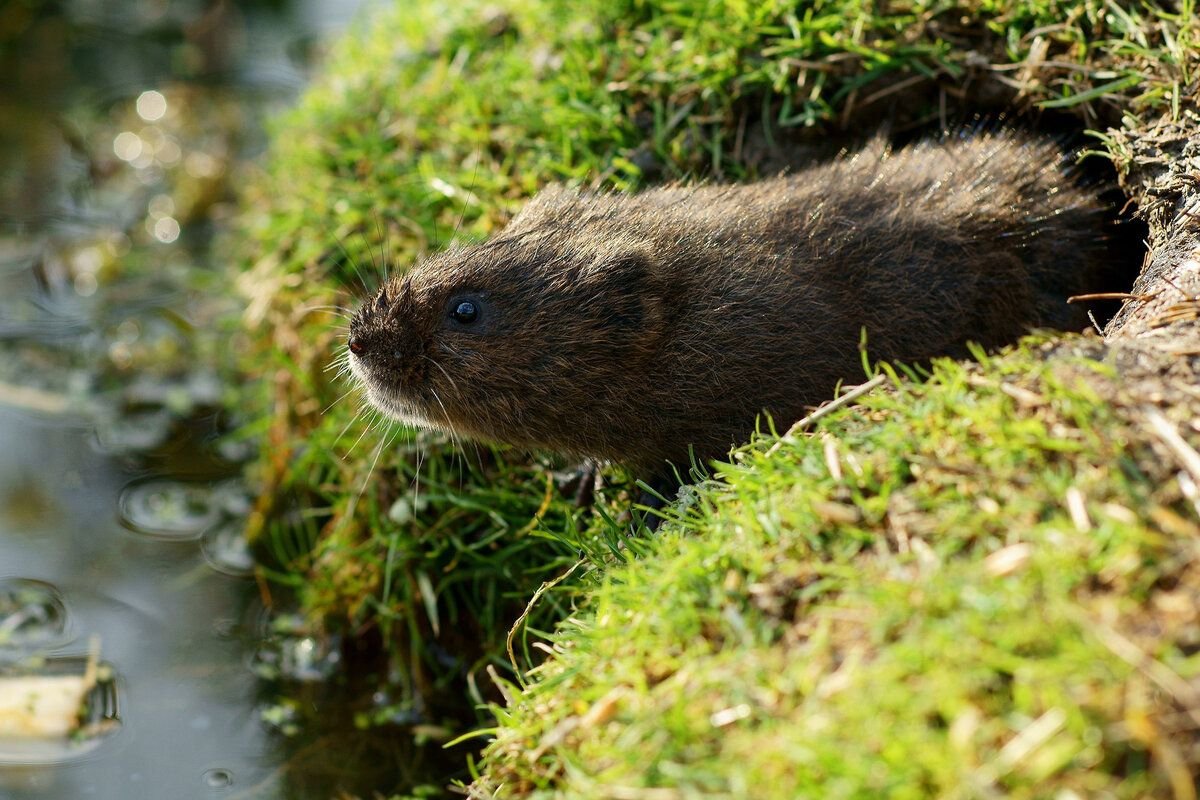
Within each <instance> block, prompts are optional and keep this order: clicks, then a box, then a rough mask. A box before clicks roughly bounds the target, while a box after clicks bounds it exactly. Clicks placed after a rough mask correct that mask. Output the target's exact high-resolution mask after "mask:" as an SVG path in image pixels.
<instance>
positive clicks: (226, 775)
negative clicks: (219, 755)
mask: <svg viewBox="0 0 1200 800" xmlns="http://www.w3.org/2000/svg"><path fill="white" fill-rule="evenodd" d="M201 779H202V780H203V781H204V785H205V786H207V787H208V788H210V789H226V788H228V787H230V786H233V773H232V772H230V771H229V770H227V769H222V768H221V767H216V768H214V769H210V770H206V771H205V772H204V775H202V776H201Z"/></svg>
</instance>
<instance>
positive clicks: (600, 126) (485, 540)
mask: <svg viewBox="0 0 1200 800" xmlns="http://www.w3.org/2000/svg"><path fill="white" fill-rule="evenodd" d="M1190 9H1191V6H1190V4H1187V3H1185V4H1180V5H1179V6H1178V7H1175V8H1172V7H1168V6H1165V5H1164V6H1158V5H1153V4H1137V5H1136V6H1134V5H1127V4H1119V3H1113V2H1105V3H1100V2H1082V3H1081V2H1064V1H1061V0H1038V2H1033V3H1026V2H1020V3H1018V2H1013V0H972V1H971V2H965V3H959V4H946V3H943V2H934V1H933V0H916V1H915V2H905V3H895V4H887V5H885V6H878V5H871V4H864V3H862V2H859V1H858V0H824V1H823V2H819V3H813V4H808V5H803V6H797V5H796V4H795V3H792V2H784V1H783V0H767V1H766V2H761V3H745V2H738V1H737V0H724V1H723V2H709V0H703V1H701V0H621V1H619V2H608V1H607V0H604V1H602V0H583V1H582V2H571V3H568V2H566V1H565V0H505V2H502V3H496V2H486V3H485V2H482V1H481V0H469V2H465V3H461V4H452V5H451V6H448V5H447V4H445V3H440V2H433V0H420V1H419V2H406V3H395V4H393V5H391V6H384V7H381V8H379V9H377V10H376V11H375V12H374V14H373V16H372V17H371V18H369V19H364V20H363V22H362V23H361V24H360V25H359V26H358V28H357V30H355V31H354V32H352V33H351V34H350V35H349V36H347V37H346V38H345V40H344V41H343V42H342V43H341V45H340V46H339V47H337V48H336V49H335V51H334V52H333V53H332V54H331V55H330V58H329V63H328V66H327V70H326V73H325V75H324V76H323V77H322V78H321V79H319V80H318V81H317V83H316V84H315V85H314V86H313V87H312V88H311V89H310V90H309V91H308V92H307V93H306V95H305V97H304V98H303V100H302V101H301V103H300V104H299V106H298V107H297V108H296V109H295V110H293V111H292V112H290V113H288V114H286V115H284V116H283V117H281V118H280V119H279V120H278V121H277V122H276V124H275V126H274V133H273V137H272V146H271V151H270V153H269V158H268V160H267V163H266V164H265V167H264V168H263V170H262V171H261V172H260V173H258V174H254V175H252V176H250V178H249V180H248V181H247V185H246V187H245V190H244V192H243V197H242V203H241V212H240V215H239V218H238V230H237V233H236V235H235V236H234V237H233V239H232V240H231V241H230V243H229V244H230V259H231V261H232V262H233V263H235V264H236V265H237V267H238V269H239V275H238V277H237V285H238V288H239V290H240V292H241V294H242V295H243V296H244V297H245V299H246V302H247V308H246V312H245V314H244V325H243V332H242V334H241V335H240V337H239V338H238V339H237V340H236V341H235V342H234V350H235V352H236V353H237V354H238V358H239V363H240V370H241V374H242V376H243V377H244V378H245V379H246V380H244V381H243V384H244V388H243V391H242V392H241V393H240V395H239V396H238V398H237V400H236V402H235V405H236V406H237V410H238V413H239V416H240V417H241V418H244V419H246V420H248V421H247V424H246V425H245V427H244V429H243V431H242V435H243V436H244V437H245V438H247V439H251V440H253V441H254V442H255V443H256V444H257V445H258V456H257V458H256V459H255V461H254V463H253V465H252V467H251V475H250V477H251V478H252V479H253V480H254V481H255V483H256V484H257V486H258V490H259V491H258V500H257V505H256V508H255V513H254V515H253V517H252V524H251V527H250V534H251V536H252V537H254V538H255V539H256V540H257V541H258V543H259V546H260V550H261V552H262V553H263V555H264V559H265V563H266V568H265V569H266V572H265V574H267V575H268V576H269V577H270V578H272V579H273V580H275V581H278V582H279V583H282V584H285V585H287V586H291V587H294V588H295V589H296V590H297V592H298V596H299V598H300V602H301V604H302V607H303V610H304V611H305V613H306V614H307V615H308V617H309V618H310V619H311V620H312V621H313V625H314V626H315V627H320V626H325V627H330V628H338V629H343V630H346V631H349V632H352V633H354V634H357V635H360V636H366V635H367V634H380V637H379V638H380V640H381V641H382V642H383V644H384V646H385V648H387V649H388V650H389V651H390V652H392V653H393V655H394V660H395V662H396V664H397V670H396V672H397V673H398V674H400V675H402V676H403V681H404V682H405V685H406V687H407V690H408V697H409V699H410V701H412V702H413V703H414V704H416V703H417V701H418V700H420V699H422V698H425V697H426V696H427V695H429V694H430V693H431V692H436V691H437V690H438V689H443V690H446V691H448V692H449V693H450V694H451V695H454V694H455V693H457V695H458V697H459V698H460V701H459V703H458V705H461V696H462V695H463V694H468V693H469V695H470V696H471V697H473V698H474V699H476V700H480V699H482V697H483V694H484V692H485V691H486V690H482V689H479V687H481V686H482V687H486V686H490V682H489V681H484V680H482V679H481V677H480V676H481V674H482V673H481V670H483V669H485V668H486V667H488V666H491V667H494V668H496V669H498V670H499V672H500V673H503V674H508V675H510V676H511V675H512V674H513V668H512V665H510V664H509V659H508V657H507V653H506V649H507V648H506V644H507V639H508V631H509V628H510V626H511V625H512V622H513V621H514V620H516V619H517V617H518V615H519V614H520V613H521V611H522V610H523V609H525V607H526V604H527V602H528V600H529V598H531V597H532V596H533V595H534V593H535V591H537V590H538V589H539V587H541V586H542V585H543V584H544V583H547V582H550V581H553V580H554V579H555V578H558V577H559V576H561V575H563V574H564V573H565V572H566V571H567V569H568V568H569V567H570V566H571V565H573V564H574V563H575V562H576V560H577V559H579V557H580V554H581V551H582V555H583V557H584V561H585V563H584V565H583V568H581V569H577V570H576V571H575V572H573V573H572V575H571V577H570V578H569V579H567V580H565V581H563V582H562V583H559V584H557V585H556V586H555V587H554V588H553V589H552V590H550V591H549V592H548V593H547V594H546V595H545V596H543V597H542V598H541V600H540V602H538V603H537V604H535V606H534V607H533V609H532V612H531V615H530V616H529V617H528V618H527V619H526V620H525V625H524V626H523V627H522V632H523V633H522V637H528V636H529V635H532V634H536V633H537V632H547V631H550V630H552V629H553V628H554V626H555V624H556V622H558V621H559V620H562V619H563V618H565V617H566V616H567V614H568V611H569V609H570V608H571V606H572V604H573V603H583V602H586V598H587V597H588V596H589V594H590V591H591V588H592V587H594V586H595V585H596V584H597V582H598V581H600V580H601V579H602V578H603V576H604V575H605V574H606V573H607V571H608V570H609V569H611V568H612V567H613V566H614V565H621V564H626V563H628V562H631V561H634V560H636V559H637V558H638V556H639V555H645V554H648V553H652V552H653V553H656V554H657V547H658V545H657V544H653V545H651V544H645V543H643V542H641V541H639V540H636V539H633V540H631V539H627V537H625V536H624V533H623V525H622V524H621V523H619V522H617V521H616V519H615V518H616V516H617V513H618V509H619V508H620V507H622V506H623V505H624V503H625V502H626V500H625V496H624V493H623V492H622V490H621V487H622V478H621V476H620V475H615V476H613V475H610V476H609V478H610V486H611V487H612V488H611V489H609V490H608V491H607V492H605V493H602V495H601V500H600V504H599V506H598V513H597V514H594V515H593V514H588V513H584V512H581V511H579V510H578V509H574V508H573V507H572V506H571V505H570V503H569V502H568V497H567V496H568V495H569V492H566V491H560V490H559V489H558V488H557V484H558V482H559V480H560V476H559V472H560V471H561V470H562V469H563V468H564V467H565V466H567V465H562V464H558V463H556V462H553V461H547V460H545V459H541V458H538V457H529V456H525V455H523V454H518V453H513V452H508V451H504V450H501V449H497V448H491V447H486V446H480V447H478V448H472V447H470V446H467V447H465V448H464V447H461V446H459V445H457V444H455V443H450V442H446V441H444V440H440V439H436V438H428V437H426V438H421V437H417V436H416V435H414V434H412V433H411V432H407V431H403V430H402V429H399V428H395V427H393V426H391V425H390V424H388V423H386V422H383V421H380V420H372V419H364V418H362V417H361V416H358V415H360V414H361V409H362V405H363V400H362V399H361V397H359V396H358V395H357V394H356V393H354V392H353V391H349V393H348V395H347V396H345V397H342V396H343V395H345V394H346V393H347V392H348V390H350V389H351V387H350V386H349V385H348V383H347V382H346V381H345V380H344V379H343V378H341V377H339V375H338V372H337V367H336V361H337V359H338V353H339V352H341V348H342V343H343V341H344V327H339V322H344V320H339V316H338V315H339V314H341V315H343V316H344V315H345V313H346V312H347V311H348V308H349V307H350V306H352V305H353V304H354V303H355V302H357V298H359V297H362V296H363V295H364V294H365V293H366V292H367V291H368V289H369V287H370V286H372V285H373V284H375V283H376V282H378V280H380V278H381V277H382V274H383V273H384V272H385V271H387V270H393V271H394V270H401V269H403V268H404V266H405V265H406V264H408V263H411V261H412V260H413V259H415V258H419V257H420V256H421V255H422V254H424V253H427V252H429V251H430V250H431V249H434V248H437V247H440V246H442V245H444V244H445V243H446V242H447V241H449V240H450V239H452V238H466V239H479V238H483V237H486V236H487V235H489V234H490V233H492V232H494V231H496V230H497V229H499V228H500V227H501V226H502V225H503V224H504V223H505V222H506V220H507V219H508V218H509V217H510V216H511V214H512V213H514V212H515V211H516V210H517V209H518V208H519V207H520V205H521V203H522V202H523V201H524V200H525V199H526V198H527V197H529V196H530V195H531V194H533V193H534V192H536V191H537V190H538V189H539V188H540V187H541V186H543V185H545V184H546V183H549V182H553V181H567V182H575V183H587V184H590V185H595V186H598V187H604V188H610V189H614V190H621V191H625V190H632V189H635V188H636V187H638V186H640V185H643V184H645V183H648V182H656V181H662V180H670V179H677V178H688V177H711V178H727V179H737V178H743V177H748V176H753V175H755V174H758V173H760V172H763V171H769V170H772V169H775V168H777V167H778V166H779V165H780V164H781V163H783V162H786V161H787V160H789V158H790V156H788V155H787V154H788V153H790V152H792V151H793V150H794V148H796V147H797V146H800V145H808V144H812V143H814V142H816V143H821V142H823V141H824V140H825V139H827V138H828V137H829V135H830V134H831V132H837V131H839V130H840V131H843V132H848V134H853V135H855V136H858V135H861V134H864V133H872V132H874V130H876V128H877V127H878V126H879V124H880V123H882V122H883V121H887V120H890V121H891V122H892V124H893V126H894V127H895V129H896V130H900V129H903V128H915V127H919V126H922V125H929V124H936V123H938V122H939V121H941V122H943V123H944V124H949V123H951V122H954V121H955V117H956V116H958V117H961V114H962V113H963V112H964V111H965V110H977V109H978V106H977V104H976V102H975V98H978V97H983V96H985V95H986V96H989V97H990V98H991V99H989V100H988V101H987V103H988V108H989V109H992V108H995V103H996V102H1001V103H1003V102H1014V103H1016V104H1018V105H1025V106H1034V105H1036V104H1038V103H1042V104H1049V105H1057V106H1061V107H1063V108H1064V109H1065V111H1066V112H1067V113H1070V114H1074V115H1076V116H1077V117H1078V118H1079V119H1080V120H1082V121H1083V122H1085V123H1086V124H1089V125H1093V126H1095V127H1104V125H1106V124H1119V123H1120V121H1121V120H1122V119H1124V120H1125V124H1126V125H1127V126H1128V127H1129V128H1131V129H1136V128H1137V126H1138V125H1140V124H1142V123H1143V122H1144V121H1146V120H1147V119H1149V118H1151V117H1153V116H1154V115H1156V114H1158V113H1161V112H1163V111H1166V110H1170V109H1173V108H1175V107H1176V106H1178V105H1179V103H1180V102H1181V101H1180V98H1181V96H1182V93H1183V90H1184V88H1185V87H1187V86H1189V85H1191V81H1193V80H1194V75H1195V71H1196V60H1197V55H1196V54H1197V52H1198V51H1200V48H1198V47H1197V44H1198V42H1197V39H1198V33H1197V23H1196V20H1195V19H1194V14H1192V13H1191V10H1190ZM1135 76H1136V77H1137V79H1138V80H1137V83H1136V84H1135V83H1134V82H1133V78H1134V77H1135ZM1120 141H1121V139H1120V137H1117V138H1110V139H1108V140H1105V142H1103V143H1102V147H1103V146H1105V145H1106V144H1107V142H1114V143H1117V142H1120ZM1113 146H1114V147H1116V146H1117V145H1116V144H1114V145H1113ZM331 364H333V365H334V366H333V368H332V369H330V366H331ZM339 397H342V399H340V400H339ZM368 416H369V415H368ZM356 442H357V444H356ZM748 463H754V462H753V459H751V461H750V462H748ZM746 468H747V467H745V466H742V467H738V468H736V469H734V468H730V470H732V471H730V470H726V472H725V473H723V474H722V478H727V479H730V480H732V479H733V478H734V477H735V476H736V475H737V474H740V473H739V472H738V470H739V469H746ZM790 477H795V476H794V475H793V476H790ZM722 485H723V484H721V483H720V482H717V483H713V484H708V485H706V488H705V489H703V490H702V492H701V493H700V494H699V496H698V498H699V499H698V500H697V502H698V503H699V506H698V507H699V508H707V505H706V504H708V503H709V502H710V500H709V499H707V498H709V496H710V495H714V494H715V495H721V490H719V488H718V487H720V486H722ZM780 491H782V489H780ZM873 502H876V503H878V502H879V501H878V500H877V499H876V500H874V501H873ZM704 513H705V514H708V513H709V512H707V511H706V512H704ZM703 519H704V520H706V521H705V523H704V524H712V525H714V526H724V525H728V524H732V523H727V522H722V521H721V518H718V517H715V516H714V517H704V518H703ZM768 522H770V520H768ZM974 522H975V520H974V519H973V518H972V519H965V520H964V524H974ZM772 524H774V523H772ZM699 525H700V523H699V522H697V523H696V526H697V527H699ZM706 535H707V534H706ZM865 535H866V534H863V536H864V537H865ZM656 542H657V540H656ZM856 542H858V543H857V544H856ZM861 546H863V545H862V542H861V541H859V540H855V539H853V538H851V539H849V540H847V541H846V542H844V543H842V544H841V545H839V547H844V548H847V550H848V552H849V551H853V550H855V548H856V547H861ZM797 552H798V553H799V552H804V551H797ZM655 557H656V558H657V557H658V556H657V555H656V556H655ZM847 557H849V556H847ZM779 558H780V559H782V558H783V556H782V555H779ZM783 564H784V562H783V561H780V565H781V568H782V565H783ZM788 569H791V567H789V568H788ZM722 575H723V573H722ZM722 579H723V577H722ZM698 581H699V576H698V575H693V576H692V582H693V583H697V582H698ZM709 583H711V581H710V582H709ZM704 585H705V586H707V585H709V584H704ZM701 590H702V586H700V585H699V584H698V585H697V586H696V591H701ZM667 596H668V597H669V596H670V595H667ZM525 644H528V639H527V638H522V639H519V640H518V641H517V645H518V649H519V650H520V651H521V657H520V658H521V664H520V665H518V666H519V668H523V667H526V666H528V665H530V664H533V663H536V662H537V661H538V659H539V658H540V656H538V654H537V653H536V652H531V651H530V650H528V649H527V648H526V647H524V646H523V645H525ZM447 665H449V667H447ZM452 704H453V702H452ZM496 752H499V751H496ZM493 763H496V762H495V760H494V761H493ZM531 774H533V773H532V772H531Z"/></svg>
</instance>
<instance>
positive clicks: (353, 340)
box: [348, 334, 368, 356]
mask: <svg viewBox="0 0 1200 800" xmlns="http://www.w3.org/2000/svg"><path fill="white" fill-rule="evenodd" d="M348 346H349V347H350V352H351V353H353V354H354V355H356V356H361V355H364V354H365V353H366V352H367V349H368V348H367V340H366V339H364V338H363V337H362V336H359V335H358V334H351V336H350V341H349V342H348Z"/></svg>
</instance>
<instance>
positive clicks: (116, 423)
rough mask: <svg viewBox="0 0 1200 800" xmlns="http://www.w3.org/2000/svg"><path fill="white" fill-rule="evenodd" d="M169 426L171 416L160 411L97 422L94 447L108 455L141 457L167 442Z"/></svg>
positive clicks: (124, 415)
mask: <svg viewBox="0 0 1200 800" xmlns="http://www.w3.org/2000/svg"><path fill="white" fill-rule="evenodd" d="M171 425H172V418H171V414H170V413H169V412H167V411H164V410H161V409H158V410H154V411H143V412H136V413H130V414H122V415H120V416H117V417H115V418H113V419H105V420H101V421H99V422H97V424H96V445H97V447H98V448H99V450H100V451H101V452H103V453H107V454H109V455H122V454H125V453H144V452H147V451H149V450H153V449H155V448H156V447H159V446H160V445H162V444H163V442H165V441H167V439H168V438H169V437H170V435H171Z"/></svg>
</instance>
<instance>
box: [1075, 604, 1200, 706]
mask: <svg viewBox="0 0 1200 800" xmlns="http://www.w3.org/2000/svg"><path fill="white" fill-rule="evenodd" d="M1072 616H1075V617H1076V618H1077V620H1076V621H1077V622H1078V623H1079V624H1080V625H1081V626H1082V627H1084V628H1087V629H1090V630H1091V632H1092V634H1093V635H1095V637H1096V638H1097V639H1099V640H1100V643H1101V644H1103V645H1104V646H1105V647H1107V648H1108V649H1109V650H1110V651H1111V652H1112V654H1113V655H1115V656H1117V657H1118V658H1120V659H1121V660H1122V661H1124V662H1125V663H1127V664H1129V666H1131V667H1133V668H1134V669H1136V670H1138V671H1139V672H1141V673H1142V674H1143V675H1145V676H1146V677H1147V678H1149V679H1150V680H1151V681H1153V682H1154V683H1155V684H1157V685H1158V687H1159V688H1160V689H1162V690H1163V691H1165V692H1166V693H1167V694H1169V695H1171V696H1172V697H1174V698H1175V700H1176V702H1178V703H1179V705H1180V706H1181V707H1182V708H1183V710H1184V711H1185V712H1186V713H1187V714H1188V716H1190V717H1191V718H1192V719H1194V720H1196V721H1197V724H1200V691H1197V690H1196V689H1193V688H1192V685H1191V684H1190V683H1188V682H1187V681H1186V680H1184V679H1183V678H1182V677H1180V676H1179V673H1177V672H1176V671H1175V670H1173V669H1171V668H1170V667H1168V666H1167V665H1166V664H1164V663H1163V662H1161V661H1159V660H1158V659H1156V658H1153V657H1151V656H1150V655H1149V654H1148V653H1146V652H1144V651H1143V650H1142V649H1141V648H1140V647H1138V646H1137V645H1136V644H1134V643H1133V642H1131V641H1130V640H1129V639H1126V638H1125V637H1124V636H1122V635H1121V634H1120V633H1118V632H1117V631H1115V630H1113V629H1112V628H1110V627H1108V626H1107V625H1105V624H1104V623H1102V622H1099V621H1098V620H1094V619H1091V618H1090V617H1089V616H1087V615H1086V614H1085V613H1083V611H1082V610H1080V611H1077V612H1076V613H1074V614H1072Z"/></svg>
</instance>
